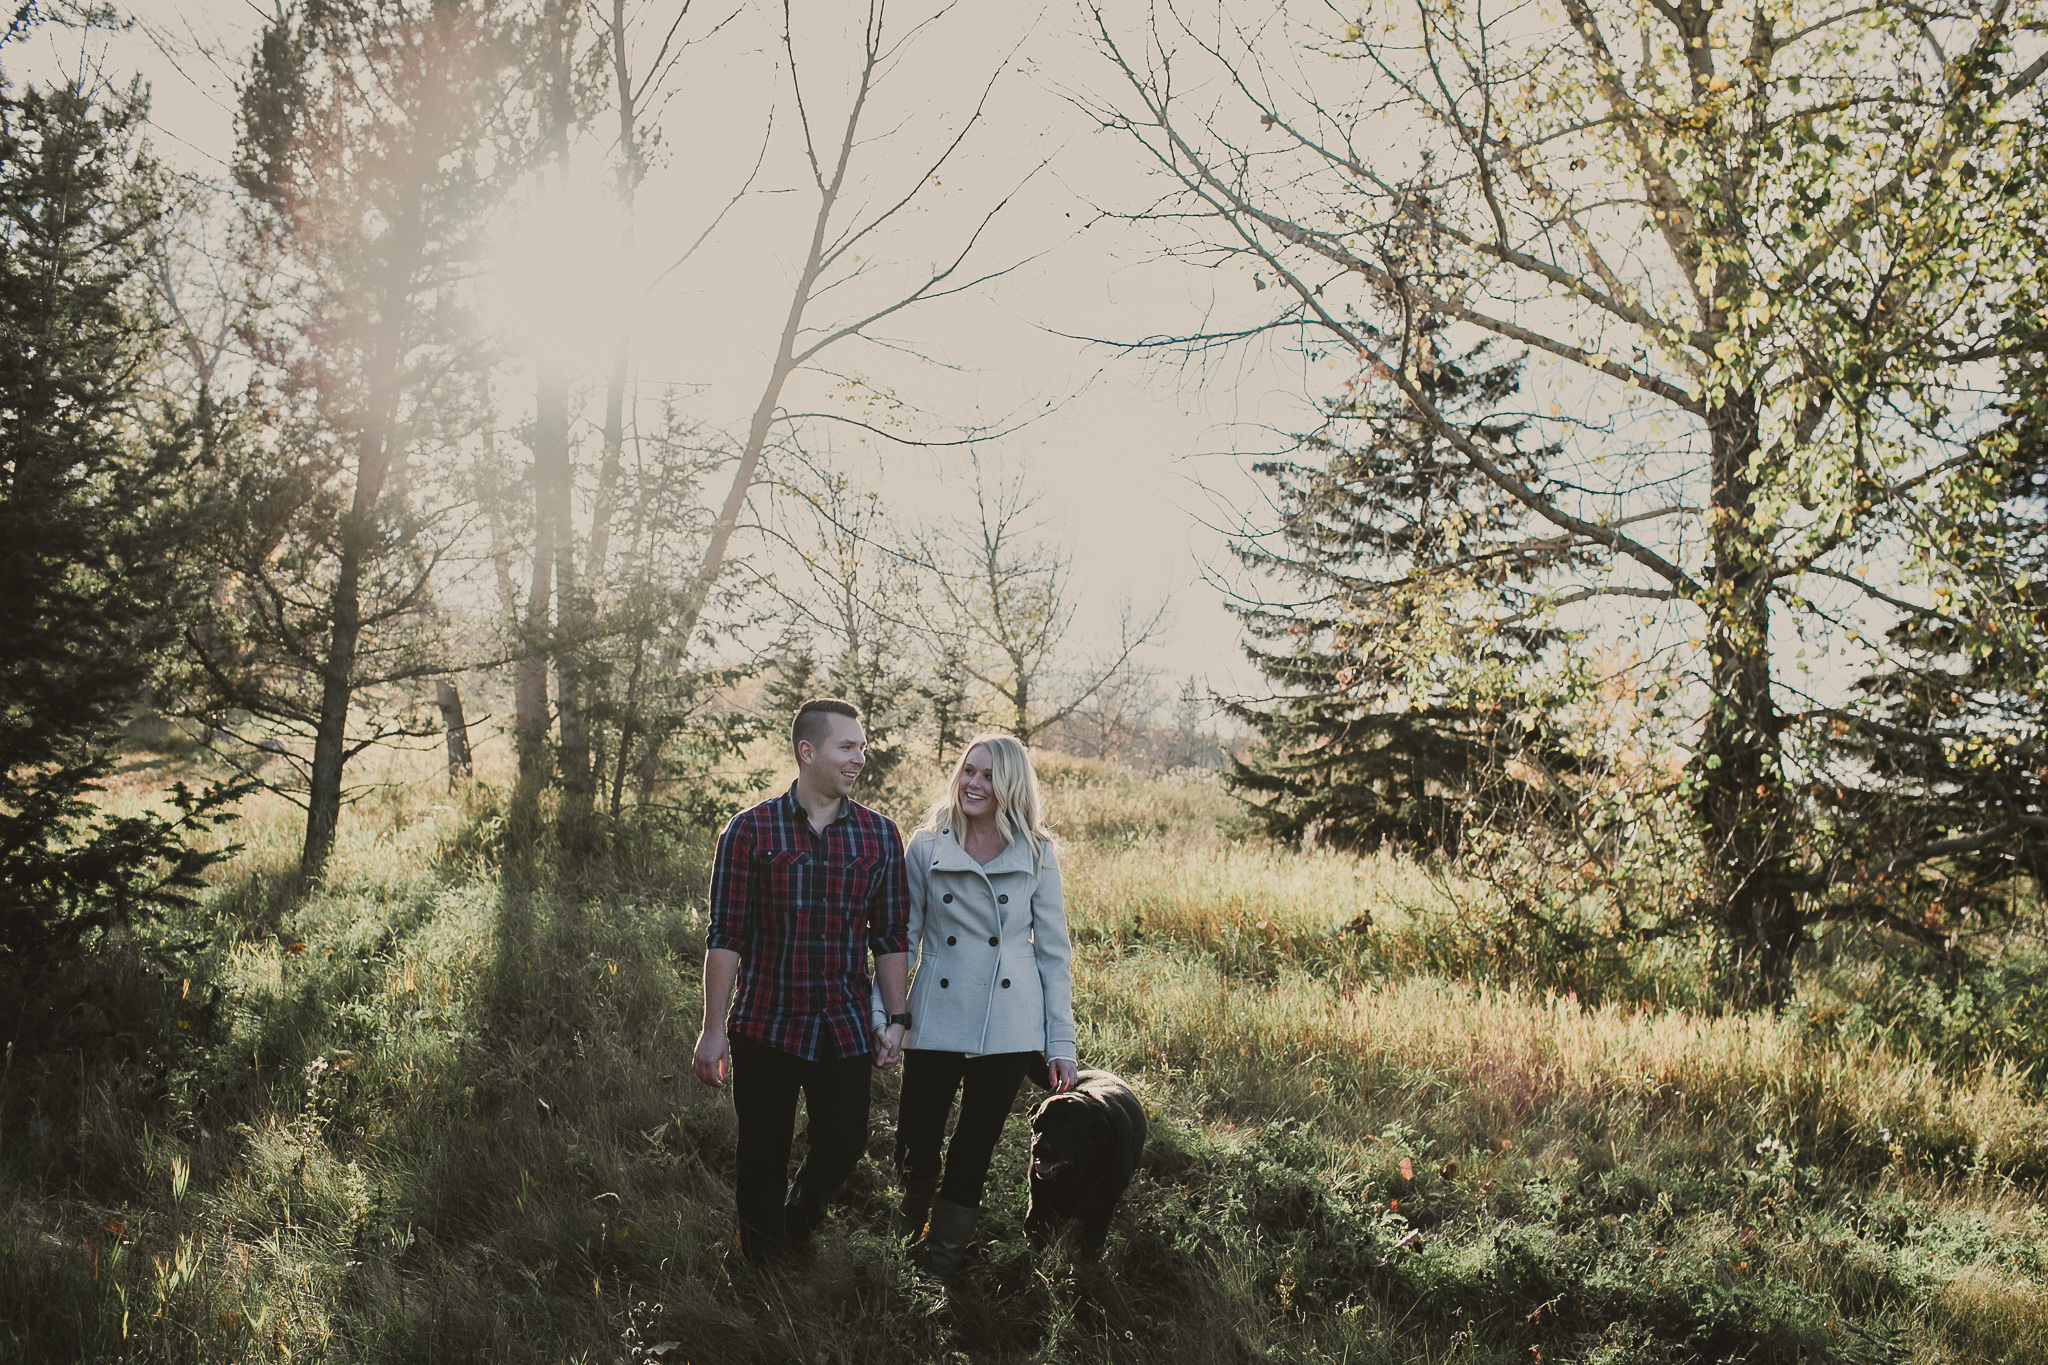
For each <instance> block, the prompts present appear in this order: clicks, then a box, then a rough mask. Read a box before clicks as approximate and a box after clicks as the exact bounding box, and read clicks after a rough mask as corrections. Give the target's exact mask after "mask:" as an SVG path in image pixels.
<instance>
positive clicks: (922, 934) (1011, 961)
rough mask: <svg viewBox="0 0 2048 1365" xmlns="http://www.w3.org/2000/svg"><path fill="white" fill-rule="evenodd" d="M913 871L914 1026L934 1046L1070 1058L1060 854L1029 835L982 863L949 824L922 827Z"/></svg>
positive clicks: (913, 1040)
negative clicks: (1035, 846)
mask: <svg viewBox="0 0 2048 1365" xmlns="http://www.w3.org/2000/svg"><path fill="white" fill-rule="evenodd" d="M904 861H905V862H906V863H907V864H908V868H907V870H908V872H909V874H910V954H911V957H910V961H911V966H912V968H913V969H914V971H915V973H916V974H915V976H913V977H912V979H911V983H910V1014H911V1020H912V1024H911V1030H910V1035H909V1037H908V1038H906V1039H905V1040H904V1046H905V1047H912V1048H924V1049H927V1050H930V1051H934V1052H965V1053H968V1054H969V1055H980V1054H984V1053H993V1052H1043V1053H1044V1054H1045V1055H1046V1056H1047V1057H1048V1058H1052V1057H1065V1058H1068V1059H1070V1060H1072V1059H1075V1058H1076V1055H1077V1054H1076V1053H1075V1051H1074V983H1073V976H1072V974H1071V964H1072V959H1073V947H1072V945H1071V944H1070V943H1069V942H1068V939H1067V912H1066V906H1065V904H1064V903H1063V902H1062V900H1061V898H1060V864H1059V857H1058V855H1057V854H1056V853H1055V852H1054V851H1053V848H1052V846H1051V845H1050V844H1047V845H1045V846H1043V848H1042V850H1041V851H1040V853H1039V855H1038V857H1037V859H1036V860H1035V861H1036V864H1037V866H1036V868H1035V869H1034V867H1033V862H1034V859H1033V857H1032V850H1031V847H1030V839H1029V837H1028V836H1027V837H1026V838H1025V839H1023V840H1020V841H1018V842H1015V843H1012V844H1011V845H1010V846H1009V847H1008V848H1006V849H1004V850H1003V851H1002V852H1001V853H1000V854H998V855H997V856H996V857H995V858H994V859H992V860H990V862H989V863H988V865H987V866H986V867H984V866H983V865H981V864H980V863H977V862H975V861H974V859H972V858H970V857H968V856H967V850H966V849H964V848H962V847H961V846H960V841H959V840H958V839H956V838H954V837H953V831H952V830H951V829H943V828H942V829H938V830H930V829H921V830H919V831H917V833H915V834H913V835H911V836H910V846H909V848H907V849H906V850H905V851H904Z"/></svg>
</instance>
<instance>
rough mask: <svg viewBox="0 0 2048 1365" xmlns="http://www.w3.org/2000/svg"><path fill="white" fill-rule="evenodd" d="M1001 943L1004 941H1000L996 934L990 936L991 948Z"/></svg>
mask: <svg viewBox="0 0 2048 1365" xmlns="http://www.w3.org/2000/svg"><path fill="white" fill-rule="evenodd" d="M1001 941H1002V940H1000V939H998V938H997V937H996V936H995V935H994V934H990V935H989V936H988V946H989V947H991V948H993V947H995V946H996V944H998V943H1000V942H1001Z"/></svg>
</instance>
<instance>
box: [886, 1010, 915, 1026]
mask: <svg viewBox="0 0 2048 1365" xmlns="http://www.w3.org/2000/svg"><path fill="white" fill-rule="evenodd" d="M889 1022H890V1023H892V1024H901V1025H903V1027H905V1028H909V1027H910V1011H908V1010H905V1011H904V1012H903V1013H901V1014H892V1015H890V1016H889Z"/></svg>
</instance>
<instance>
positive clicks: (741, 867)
mask: <svg viewBox="0 0 2048 1365" xmlns="http://www.w3.org/2000/svg"><path fill="white" fill-rule="evenodd" d="M789 736H790V747H791V748H792V749H794V750H795V751H796V766H797V775H796V781H795V782H794V783H792V784H791V785H790V788H789V790H788V791H786V792H784V793H783V794H782V795H780V796H778V797H775V798H774V799H772V800H769V801H764V802H762V803H761V804H760V805H758V806H755V807H754V808H753V809H752V810H748V811H742V812H741V813H740V814H738V815H736V816H734V817H733V819H732V823H731V824H729V825H727V826H726V827H725V833H724V834H722V835H720V836H719V840H718V856H717V859H716V861H715V862H714V863H713V864H712V869H711V932H710V934H709V936H708V937H707V939H706V948H705V952H704V1030H703V1032H702V1033H701V1034H699V1035H698V1038H697V1056H696V1062H695V1069H696V1072H697V1079H698V1080H700V1081H702V1082H704V1083H705V1084H706V1085H711V1086H720V1087H722V1086H724V1085H725V1082H726V1076H727V1073H728V1069H729V1070H730V1073H731V1077H732V1083H733V1110H734V1112H735V1113H736V1114H737V1115H738V1117H739V1127H740V1131H739V1171H738V1178H737V1180H736V1182H735V1183H736V1185H737V1189H736V1190H735V1192H734V1194H735V1201H734V1202H735V1203H737V1204H738V1206H739V1224H740V1248H741V1252H742V1254H743V1255H744V1256H745V1257H746V1259H747V1261H748V1262H749V1263H750V1264H753V1265H757V1266H760V1265H767V1264H771V1263H772V1262H773V1261H774V1260H775V1258H776V1256H777V1254H778V1253H779V1252H780V1251H781V1250H782V1249H783V1248H784V1247H785V1246H788V1245H791V1244H800V1243H802V1242H803V1241H805V1240H806V1239H808V1238H809V1236H810V1235H811V1233H812V1232H814V1231H816V1229H817V1227H818V1224H819V1223H821V1222H823V1221H824V1218H825V1202H826V1201H827V1200H828V1199H830V1198H831V1197H832V1195H833V1194H834V1193H835V1192H836V1191H837V1190H838V1189H839V1186H840V1185H841V1184H842V1183H843V1182H844V1181H845V1179H846V1177H847V1176H848V1175H849V1174H851V1173H852V1171H853V1168H854V1165H855V1163H856V1162H858V1161H859V1160H860V1158H861V1154H862V1153H863V1152H864V1151H865V1150H866V1149H867V1134H868V1091H869V1085H870V1083H871V1081H872V1080H873V1076H874V1069H875V1068H876V1067H880V1066H893V1065H895V1064H896V1062H897V1060H898V1059H899V1058H900V1057H901V1055H902V1049H903V1035H904V1031H905V1030H906V1029H907V1028H908V1027H909V1026H910V1016H909V1014H907V1013H905V1012H904V1010H905V1005H904V997H905V988H906V985H907V978H908V976H909V963H910V886H909V882H908V880H907V879H906V877H905V875H904V867H903V839H902V836H901V835H900V834H898V833H897V830H896V826H895V824H894V823H893V822H892V821H890V820H889V819H888V818H887V817H885V816H882V815H878V814H876V813H875V812H874V811H871V810H869V809H868V808H867V807H866V806H863V805H861V804H859V803H858V802H856V801H854V800H853V799H852V792H853V784H854V782H855V781H856V780H857V779H858V778H859V777H860V770H861V768H862V766H863V765H864V764H865V763H866V761H867V737H866V735H865V734H863V733H862V731H861V725H860V712H859V711H858V710H856V709H855V708H854V707H853V706H852V705H851V704H849V703H847V702H843V701H839V700H836V699H833V698H825V699H821V700H816V701H807V702H805V703H804V704H803V705H802V706H800V707H798V708H797V712H796V718H795V720H794V721H793V722H792V723H791V725H790V732H789ZM870 951H872V952H873V954H874V958H875V983H876V984H877V985H878V986H879V987H880V988H881V995H882V1003H883V1006H884V1008H885V1009H886V1011H887V1012H888V1015H889V1022H888V1023H887V1024H886V1025H885V1026H884V1027H882V1028H880V1029H874V1028H873V1027H872V1025H871V1024H870V1022H869V1013H868V1010H869V1004H868V972H867V963H866V958H867V954H868V953H869V952H870ZM735 983H737V985H738V987H739V989H738V993H737V994H734V991H733V987H734V985H735ZM728 997H731V999H732V1008H731V1012H730V1014H728V1013H727V1011H726V1000H727V998H728ZM799 1090H801V1091H802V1092H803V1095H804V1100H805V1104H806V1106H807V1108H808V1109H809V1112H810V1128H809V1135H810V1152H809V1154H808V1155H807V1156H806V1157H805V1158H804V1164H803V1169H801V1170H800V1171H798V1172H797V1176H796V1181H795V1183H793V1184H792V1185H790V1186H789V1190H788V1193H787V1195H786V1196H785V1194H784V1192H783V1186H782V1182H783V1179H784V1177H785V1175H786V1174H787V1172H788V1170H789V1151H790V1144H791V1141H792V1139H793V1137H794V1136H795V1127H796V1097H797V1092H798V1091H799Z"/></svg>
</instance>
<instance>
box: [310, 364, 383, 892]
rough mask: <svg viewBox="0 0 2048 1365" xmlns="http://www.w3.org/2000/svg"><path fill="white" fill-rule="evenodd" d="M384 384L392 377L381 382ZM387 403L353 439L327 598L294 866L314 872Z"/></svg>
mask: <svg viewBox="0 0 2048 1365" xmlns="http://www.w3.org/2000/svg"><path fill="white" fill-rule="evenodd" d="M386 382H387V386H388V384H389V382H390V381H389V380H387V381H386ZM389 406H390V405H389V404H388V403H386V404H380V405H379V408H380V409H381V410H380V411H379V412H378V414H377V417H376V419H374V420H373V425H372V429H371V430H370V431H367V432H365V433H364V434H363V435H362V437H361V438H360V440H359V441H358V443H357V450H358V454H357V456H356V492H355V500H354V503H353V504H352V505H351V507H350V509H349V512H348V515H347V516H345V517H344V518H343V519H342V523H341V555H340V562H339V564H338V565H337V566H336V573H335V581H334V596H333V598H332V599H330V606H329V611H328V618H329V620H330V622H331V623H332V624H331V625H330V627H329V634H328V640H327V658H326V659H325V660H324V661H323V662H322V664H321V668H320V713H319V719H318V720H317V722H316V723H315V725H314V730H313V763H312V773H311V781H310V784H309V790H308V792H307V797H306V842H305V845H304V847H303V848H302V849H301V851H300V853H299V870H300V871H301V872H303V873H304V874H306V875H307V876H309V877H310V876H313V875H315V874H317V873H318V872H319V871H320V869H321V868H323V867H325V866H326V865H327V859H328V857H329V855H331V854H332V853H333V852H334V838H335V831H336V829H337V828H338V827H339V825H340V823H341V772H342V768H343V766H344V765H346V764H347V762H348V708H349V702H350V701H351V700H352V698H353V694H354V691H355V668H356V648H357V646H358V644H360V642H361V639H362V630H363V623H362V600H361V590H362V581H363V567H364V563H365V561H366V560H367V559H368V558H369V556H370V553H371V551H372V549H373V548H374V539H375V536H376V534H377V530H376V521H375V514H376V507H377V498H378V495H379V494H380V493H381V492H382V491H383V484H384V473H385V470H386V469H387V468H388V467H389V465H390V456H389V452H388V450H387V448H386V444H385V437H386V434H387V433H388V431H389V430H390V425H391V424H390V414H389Z"/></svg>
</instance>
